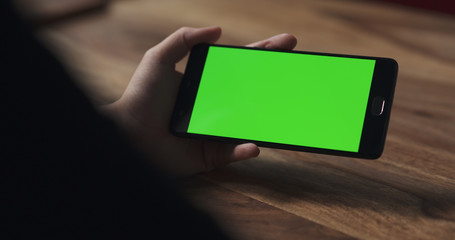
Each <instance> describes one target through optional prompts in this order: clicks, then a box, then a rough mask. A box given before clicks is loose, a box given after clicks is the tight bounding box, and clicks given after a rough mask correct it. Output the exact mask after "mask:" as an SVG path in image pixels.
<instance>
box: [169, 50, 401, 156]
mask: <svg viewBox="0 0 455 240" xmlns="http://www.w3.org/2000/svg"><path fill="white" fill-rule="evenodd" d="M397 72H398V64H397V62H396V61H395V60H393V59H390V58H381V57H367V56H353V55H342V54H329V53H316V52H304V51H279V50H271V49H261V48H249V47H238V46H225V45H214V44H200V45H197V46H195V47H194V48H193V49H192V50H191V54H190V56H189V59H188V63H187V66H186V69H185V73H184V76H183V79H182V82H181V86H180V91H179V94H178V98H177V102H176V105H175V109H174V113H173V116H172V120H171V131H172V133H173V134H174V135H176V136H179V137H190V138H198V139H208V140H215V141H223V142H230V143H244V142H252V143H255V144H257V145H258V146H263V147H270V148H280V149H288V150H296V151H307V152H314V153H323V154H331V155H341V156H350V157H358V158H367V159H376V158H378V157H380V156H381V154H382V152H383V148H384V143H385V138H386V134H387V126H388V121H389V118H390V111H391V108H392V100H393V93H394V89H395V83H396V78H397Z"/></svg>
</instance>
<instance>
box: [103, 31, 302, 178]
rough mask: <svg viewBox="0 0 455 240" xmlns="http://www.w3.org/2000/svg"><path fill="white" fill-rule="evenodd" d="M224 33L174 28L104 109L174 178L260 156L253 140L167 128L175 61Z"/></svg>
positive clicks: (277, 44)
mask: <svg viewBox="0 0 455 240" xmlns="http://www.w3.org/2000/svg"><path fill="white" fill-rule="evenodd" d="M220 35H221V29H220V28H218V27H209V28H198V29H197V28H187V27H184V28H181V29H179V30H178V31H176V32H174V33H173V34H171V35H170V36H169V37H167V38H166V39H165V40H164V41H162V42H161V43H159V44H158V45H156V46H155V47H153V48H151V49H149V50H148V51H147V52H146V53H145V55H144V57H143V59H142V61H141V63H140V64H139V66H138V68H137V70H136V72H135V73H134V75H133V77H132V79H131V81H130V83H129V85H128V87H127V89H126V90H125V92H124V94H123V95H122V97H121V98H120V99H119V100H118V101H116V102H114V103H112V104H110V105H108V106H105V107H104V110H105V111H106V112H107V113H108V114H109V115H111V116H113V117H114V119H115V120H116V121H117V122H118V123H119V124H120V126H121V127H122V128H124V129H125V130H126V132H127V133H128V134H129V135H130V136H131V137H132V138H133V140H134V141H135V142H136V143H137V144H138V146H139V147H140V149H142V150H143V151H144V152H145V153H146V155H147V156H149V157H150V158H151V159H152V161H153V162H154V163H155V164H156V165H158V166H159V167H161V168H163V169H164V170H166V171H168V172H169V173H170V174H172V175H175V176H188V175H191V174H195V173H199V172H202V171H209V170H212V169H214V168H217V167H220V166H224V165H226V164H229V163H231V162H235V161H239V160H244V159H248V158H252V157H256V156H258V155H259V148H258V147H257V146H256V145H255V144H252V143H246V144H240V145H234V144H225V143H218V142H211V141H201V140H193V139H184V138H178V137H175V136H173V135H172V134H171V133H170V131H169V123H170V118H171V115H172V111H173V107H174V104H175V100H176V98H177V91H178V88H179V84H180V80H181V78H182V74H181V73H179V72H177V71H176V70H175V64H176V63H177V62H179V61H180V60H181V59H182V58H183V57H184V56H185V55H186V54H187V53H188V52H189V51H190V50H191V48H192V47H193V46H194V45H196V44H199V43H214V42H216V41H217V40H218V38H219V37H220ZM296 42H297V41H296V39H295V37H293V36H291V35H289V34H281V35H277V36H274V37H272V38H269V39H267V40H263V41H260V42H256V43H253V44H250V45H248V46H251V47H266V48H276V49H292V48H294V46H295V45H296Z"/></svg>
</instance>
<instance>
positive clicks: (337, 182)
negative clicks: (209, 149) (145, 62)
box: [39, 0, 455, 239]
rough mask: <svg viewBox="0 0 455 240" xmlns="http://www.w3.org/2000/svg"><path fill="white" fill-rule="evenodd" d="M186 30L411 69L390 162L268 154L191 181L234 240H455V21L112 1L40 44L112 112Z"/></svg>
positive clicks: (187, 186)
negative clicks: (141, 65)
mask: <svg viewBox="0 0 455 240" xmlns="http://www.w3.org/2000/svg"><path fill="white" fill-rule="evenodd" d="M183 25H187V26H207V25H218V26H221V27H222V28H223V30H224V33H223V36H222V38H221V40H220V43H224V44H234V45H240V44H246V43H249V42H253V41H256V40H260V39H264V38H267V37H269V36H272V35H274V34H278V33H282V32H289V33H292V34H294V35H295V36H296V37H297V38H298V39H299V44H298V46H297V49H299V50H310V51H321V52H335V53H347V54H359V55H374V56H385V57H392V58H395V59H396V60H397V61H398V62H399V64H400V72H399V76H398V84H397V88H396V94H395V102H394V106H393V110H392V117H391V121H390V127H389V135H388V138H387V143H386V147H385V151H384V154H383V156H382V157H381V158H380V159H379V160H375V161H370V160H360V159H352V158H345V157H334V156H325V155H317V154H309V153H300V152H292V151H282V150H272V149H262V152H261V155H260V156H259V157H258V158H256V159H251V160H248V161H244V162H239V163H235V164H232V165H230V166H228V167H226V168H224V169H221V170H217V171H213V172H210V173H207V174H201V175H198V176H195V177H191V178H188V179H185V180H184V181H183V182H182V185H183V188H184V190H185V193H186V194H187V196H188V197H189V198H190V199H191V200H192V201H194V202H195V204H196V205H198V206H200V207H201V208H203V209H205V210H206V211H208V212H210V213H211V214H212V215H213V216H214V218H215V219H217V221H219V223H220V224H221V225H222V226H223V227H224V228H225V229H226V230H227V232H229V233H230V234H231V235H232V236H234V237H236V238H238V239H326V238H334V239H338V238H340V239H345V238H367V239H454V238H455V17H454V16H448V15H442V14H437V13H432V12H425V11H420V10H414V9H409V8H405V7H400V6H396V5H393V4H385V3H381V2H377V1H349V0H340V1H318V0H287V1H283V0H251V1H246V0H226V1H214V0H156V1H147V0H143V1H113V2H112V3H111V5H110V7H109V8H108V9H106V10H105V11H103V12H98V13H90V14H89V15H85V16H80V17H77V18H73V19H71V20H65V21H63V22H60V23H55V24H53V25H49V26H47V27H44V28H42V29H40V31H39V33H40V35H41V36H42V37H43V38H44V39H46V40H47V41H48V43H49V44H50V46H52V47H53V49H54V50H55V51H56V52H57V54H59V55H60V56H61V57H62V58H63V59H65V60H66V61H67V63H68V68H69V69H70V70H71V71H73V72H74V73H75V74H76V75H77V76H79V77H80V79H81V80H80V84H81V85H82V86H83V87H84V88H85V89H87V91H88V92H89V93H90V95H91V96H92V98H93V100H94V101H95V102H96V103H106V102H109V101H113V100H115V99H116V98H118V97H119V96H120V94H121V93H122V91H123V89H124V88H125V86H126V84H127V83H128V80H129V79H130V77H131V75H132V73H133V71H134V69H135V67H136V65H137V63H138V62H139V60H140V58H141V56H142V54H143V52H144V51H145V50H146V49H148V48H149V47H151V46H153V45H154V44H156V43H158V42H159V41H160V40H162V39H163V38H164V37H166V36H167V35H169V34H170V33H171V32H173V31H174V30H175V29H177V28H179V27H180V26H183ZM183 66H184V64H180V65H179V66H178V68H179V69H183Z"/></svg>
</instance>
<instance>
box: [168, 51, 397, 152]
mask: <svg viewBox="0 0 455 240" xmlns="http://www.w3.org/2000/svg"><path fill="white" fill-rule="evenodd" d="M210 46H217V47H227V48H240V49H255V50H258V51H275V52H289V53H297V54H313V55H322V56H335V57H347V58H358V59H373V60H376V64H375V69H374V73H373V80H372V83H371V88H370V94H369V98H368V104H367V110H366V113H365V121H364V126H363V130H362V136H361V141H360V146H359V151H358V152H348V151H340V150H332V149H323V148H314V147H306V146H297V145H289V144H281V143H273V142H264V141H256V140H248V139H237V138H228V137H219V136H211V135H203V134H193V133H188V132H187V129H188V124H189V121H190V118H191V112H192V110H193V105H194V102H195V99H196V93H197V90H198V87H199V81H200V79H201V75H202V72H203V69H204V65H205V60H206V57H207V53H208V49H209V47H210ZM397 74H398V64H397V62H396V61H395V60H393V59H391V58H382V57H370V56H358V55H346V54H333V53H319V52H309V51H286V50H275V49H265V48H252V47H242V46H230V45H219V44H199V45H196V46H194V47H193V49H192V50H191V53H190V56H189V58H188V62H187V66H186V69H185V73H184V75H183V78H182V82H181V85H180V89H179V94H178V97H177V100H176V104H175V108H174V112H173V115H172V119H171V126H170V127H171V132H172V133H173V134H174V135H176V136H179V137H189V138H196V139H206V140H213V141H222V142H229V143H245V142H252V143H255V144H257V145H258V146H263V147H270V148H279V149H287V150H295V151H305V152H312V153H322V154H329V155H338V156H348V157H356V158H365V159H377V158H379V157H380V156H381V154H382V152H383V149H384V145H385V139H386V135H387V128H388V123H389V119H390V114H391V108H392V102H393V95H394V90H395V85H396V79H397ZM375 97H381V98H382V99H384V101H385V104H384V109H383V111H382V114H380V115H377V114H373V112H372V110H373V109H372V108H373V107H372V103H373V100H374V98H375Z"/></svg>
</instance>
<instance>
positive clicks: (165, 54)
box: [149, 27, 221, 65]
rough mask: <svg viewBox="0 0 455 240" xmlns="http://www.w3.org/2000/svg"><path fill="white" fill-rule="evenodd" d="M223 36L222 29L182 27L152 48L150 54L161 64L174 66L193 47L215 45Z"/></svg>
mask: <svg viewBox="0 0 455 240" xmlns="http://www.w3.org/2000/svg"><path fill="white" fill-rule="evenodd" d="M220 36H221V28H219V27H206V28H189V27H182V28H180V29H179V30H177V31H175V32H174V33H172V34H171V35H170V36H169V37H167V38H166V39H164V40H163V41H162V42H161V43H159V44H158V45H156V46H155V47H153V48H151V49H150V50H149V51H150V54H152V56H154V60H155V61H157V62H159V63H164V64H170V65H174V64H176V63H177V62H178V61H180V60H181V59H182V58H183V57H184V56H185V55H186V54H187V53H188V52H189V51H190V50H191V48H192V47H193V46H195V45H197V44H199V43H214V42H216V41H217V40H218V39H219V38H220Z"/></svg>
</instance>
